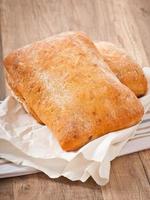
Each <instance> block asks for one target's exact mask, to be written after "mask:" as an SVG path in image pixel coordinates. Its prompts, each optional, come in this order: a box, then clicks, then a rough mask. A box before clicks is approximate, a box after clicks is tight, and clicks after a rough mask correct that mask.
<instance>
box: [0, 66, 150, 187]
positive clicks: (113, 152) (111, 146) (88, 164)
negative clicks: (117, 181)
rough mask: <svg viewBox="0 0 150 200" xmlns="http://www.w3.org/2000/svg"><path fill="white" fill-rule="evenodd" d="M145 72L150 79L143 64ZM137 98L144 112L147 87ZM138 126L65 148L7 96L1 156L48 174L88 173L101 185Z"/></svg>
mask: <svg viewBox="0 0 150 200" xmlns="http://www.w3.org/2000/svg"><path fill="white" fill-rule="evenodd" d="M144 72H145V75H146V76H147V79H148V81H149V82H150V68H144ZM140 100H141V102H142V104H143V106H144V110H145V112H146V111H147V110H148V108H149V107H150V91H149V92H148V94H147V95H146V96H144V97H142V98H141V99H140ZM138 126H139V124H138V125H135V126H132V127H130V128H127V129H124V130H121V131H116V132H112V133H109V134H107V135H105V136H102V137H100V138H98V139H95V140H94V141H92V142H90V143H88V144H87V145H85V146H84V147H82V148H81V149H79V150H78V151H76V152H65V151H63V150H62V149H61V147H60V146H59V144H58V142H57V140H56V139H55V138H54V136H53V135H52V133H51V132H50V130H49V129H48V128H47V127H46V126H42V125H40V124H38V123H37V122H36V121H35V120H34V119H33V118H32V117H31V116H30V115H29V114H27V113H26V112H25V111H24V109H23V108H22V106H21V105H20V104H19V103H18V102H17V101H16V100H15V99H14V97H12V96H9V97H7V98H6V99H5V100H4V101H3V102H2V103H1V104H0V157H1V158H5V159H7V160H10V161H12V162H14V163H17V164H21V165H23V166H29V167H33V168H35V169H38V170H40V171H43V172H44V173H46V174H47V175H48V176H49V177H50V178H57V177H60V176H65V177H67V178H68V179H70V180H72V181H74V180H80V181H82V182H84V181H86V180H87V179H88V178H89V177H90V176H91V177H92V178H93V179H94V180H95V181H96V183H97V184H99V185H104V184H106V183H107V182H108V181H109V173H110V162H111V160H113V159H114V158H115V157H117V156H118V155H119V152H120V151H121V149H122V148H123V146H124V145H125V144H126V142H127V141H128V140H129V139H131V138H132V137H133V135H134V134H135V133H136V130H137V128H138Z"/></svg>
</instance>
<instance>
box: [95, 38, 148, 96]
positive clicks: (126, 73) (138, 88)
mask: <svg viewBox="0 0 150 200" xmlns="http://www.w3.org/2000/svg"><path fill="white" fill-rule="evenodd" d="M96 46H97V48H98V50H99V53H100V55H101V57H102V58H103V59H104V61H105V62H106V63H107V64H108V66H109V67H110V69H111V70H112V71H113V72H114V73H115V75H116V76H117V77H118V79H119V80H120V81H121V82H122V83H123V84H125V85H126V86H127V87H128V88H130V89H131V90H132V91H133V92H134V93H135V95H136V96H137V97H141V96H143V95H144V94H145V93H146V91H147V80H146V77H145V76H144V73H143V71H142V68H141V67H140V65H139V64H137V63H136V61H135V60H134V59H133V58H132V57H131V56H129V55H128V54H127V53H126V52H125V51H124V50H123V49H121V48H118V47H117V46H116V45H114V44H112V43H110V42H98V43H96Z"/></svg>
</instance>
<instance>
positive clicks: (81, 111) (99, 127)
mask: <svg viewBox="0 0 150 200" xmlns="http://www.w3.org/2000/svg"><path fill="white" fill-rule="evenodd" d="M4 65H5V68H6V72H7V74H6V75H7V80H8V84H9V86H10V87H11V89H12V90H13V91H14V93H15V95H16V96H17V97H18V98H19V99H20V101H21V102H23V103H24V104H25V105H26V107H27V108H28V110H29V111H30V113H31V114H32V115H33V116H34V117H35V118H36V119H37V120H38V121H40V122H42V123H44V124H46V125H47V126H48V127H49V129H51V130H52V132H53V134H54V135H55V137H56V138H57V140H58V141H59V143H60V145H61V147H62V148H63V149H64V150H66V151H72V150H76V149H78V148H79V147H81V146H83V145H84V144H86V143H87V142H89V141H91V140H93V139H94V138H97V137H99V136H102V135H104V134H106V133H109V132H111V131H115V130H119V129H123V128H127V127H130V126H132V125H134V124H136V123H138V122H139V121H140V119H141V117H142V115H143V107H142V105H141V103H140V102H139V100H138V99H137V97H136V96H135V95H134V93H133V92H132V91H130V90H129V89H128V88H127V87H126V86H124V85H123V84H122V83H121V82H120V81H119V80H118V79H117V78H116V76H115V75H114V74H113V73H112V72H111V70H109V68H108V66H107V65H106V64H105V63H104V61H103V60H102V59H101V56H100V55H99V52H98V50H97V48H96V47H95V45H94V44H93V42H92V41H91V40H90V39H89V38H88V37H87V36H86V35H85V34H84V33H80V32H77V33H66V34H62V35H58V36H54V37H50V38H47V39H45V40H43V41H39V42H35V43H33V44H31V45H28V46H26V47H24V48H21V49H18V50H16V51H14V52H12V53H10V54H9V55H8V56H7V57H6V58H5V60H4ZM20 123H21V122H20Z"/></svg>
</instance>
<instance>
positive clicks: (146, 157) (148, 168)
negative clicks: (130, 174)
mask: <svg viewBox="0 0 150 200" xmlns="http://www.w3.org/2000/svg"><path fill="white" fill-rule="evenodd" d="M139 157H140V159H141V162H142V165H143V169H144V171H145V174H146V177H147V179H148V181H149V185H150V150H149V151H148V150H147V151H141V152H139Z"/></svg>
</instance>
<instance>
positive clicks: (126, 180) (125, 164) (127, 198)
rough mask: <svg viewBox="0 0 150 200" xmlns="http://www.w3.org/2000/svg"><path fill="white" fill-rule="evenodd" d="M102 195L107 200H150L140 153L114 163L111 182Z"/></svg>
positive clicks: (118, 159) (149, 189)
mask: <svg viewBox="0 0 150 200" xmlns="http://www.w3.org/2000/svg"><path fill="white" fill-rule="evenodd" d="M147 152H149V151H147ZM143 154H145V152H143ZM102 194H103V197H104V199H105V200H114V199H115V200H120V199H121V200H141V199H144V200H148V199H150V187H149V183H148V180H147V177H146V174H145V170H144V169H143V166H142V163H141V161H140V159H139V156H138V153H134V154H131V155H128V156H123V157H120V158H117V159H115V160H114V161H113V162H112V169H111V176H110V182H109V184H108V185H106V186H104V187H102Z"/></svg>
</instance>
